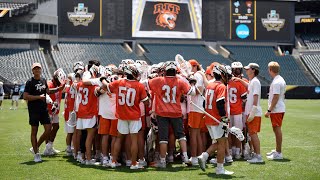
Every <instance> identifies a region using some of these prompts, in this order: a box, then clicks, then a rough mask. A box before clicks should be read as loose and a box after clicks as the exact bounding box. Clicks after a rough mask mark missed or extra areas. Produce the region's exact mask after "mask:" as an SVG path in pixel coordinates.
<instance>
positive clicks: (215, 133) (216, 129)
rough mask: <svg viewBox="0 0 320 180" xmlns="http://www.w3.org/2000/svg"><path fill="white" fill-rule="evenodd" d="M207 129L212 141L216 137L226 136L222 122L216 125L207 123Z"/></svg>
mask: <svg viewBox="0 0 320 180" xmlns="http://www.w3.org/2000/svg"><path fill="white" fill-rule="evenodd" d="M207 129H208V131H209V134H210V137H211V139H212V142H216V140H217V139H220V138H223V137H228V133H227V132H225V131H224V130H223V129H222V124H219V125H217V126H210V125H207Z"/></svg>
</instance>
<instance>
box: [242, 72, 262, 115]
mask: <svg viewBox="0 0 320 180" xmlns="http://www.w3.org/2000/svg"><path fill="white" fill-rule="evenodd" d="M254 95H258V102H257V109H258V110H257V112H256V114H255V116H259V117H261V115H262V109H261V106H260V99H261V84H260V81H259V79H258V78H257V77H254V78H253V79H251V80H250V81H249V85H248V95H247V103H246V108H245V114H246V115H249V114H250V112H251V109H252V106H253V96H254Z"/></svg>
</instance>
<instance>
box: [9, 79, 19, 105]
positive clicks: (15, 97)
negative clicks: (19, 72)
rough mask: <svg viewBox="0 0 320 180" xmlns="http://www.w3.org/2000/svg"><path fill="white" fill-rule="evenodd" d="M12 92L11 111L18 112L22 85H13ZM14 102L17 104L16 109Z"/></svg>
mask: <svg viewBox="0 0 320 180" xmlns="http://www.w3.org/2000/svg"><path fill="white" fill-rule="evenodd" d="M11 91H12V101H11V107H10V110H16V109H18V102H19V98H20V85H19V84H18V83H17V82H16V81H15V82H14V85H13V89H12V90H11ZM14 102H16V106H15V107H14Z"/></svg>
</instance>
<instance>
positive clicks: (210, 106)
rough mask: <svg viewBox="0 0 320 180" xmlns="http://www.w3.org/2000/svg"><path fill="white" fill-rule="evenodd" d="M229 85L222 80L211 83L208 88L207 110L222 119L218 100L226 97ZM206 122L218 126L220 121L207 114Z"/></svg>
mask: <svg viewBox="0 0 320 180" xmlns="http://www.w3.org/2000/svg"><path fill="white" fill-rule="evenodd" d="M226 90H227V87H226V86H225V85H224V84H223V83H222V82H220V81H215V82H212V83H209V85H208V86H207V90H206V111H207V112H208V113H209V114H210V115H212V116H213V117H215V118H216V119H217V120H219V121H220V119H221V116H220V115H219V111H218V108H217V102H218V101H220V100H222V99H225V97H226ZM205 124H206V125H210V126H217V125H219V123H217V122H216V121H214V120H213V119H211V118H210V117H208V116H206V119H205Z"/></svg>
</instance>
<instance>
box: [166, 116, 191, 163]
mask: <svg viewBox="0 0 320 180" xmlns="http://www.w3.org/2000/svg"><path fill="white" fill-rule="evenodd" d="M169 122H170V124H171V125H172V127H173V131H174V135H175V137H176V139H178V141H179V144H180V148H181V151H182V155H183V157H184V163H189V158H188V154H187V138H186V136H185V134H184V132H183V119H182V118H170V119H169Z"/></svg>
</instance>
